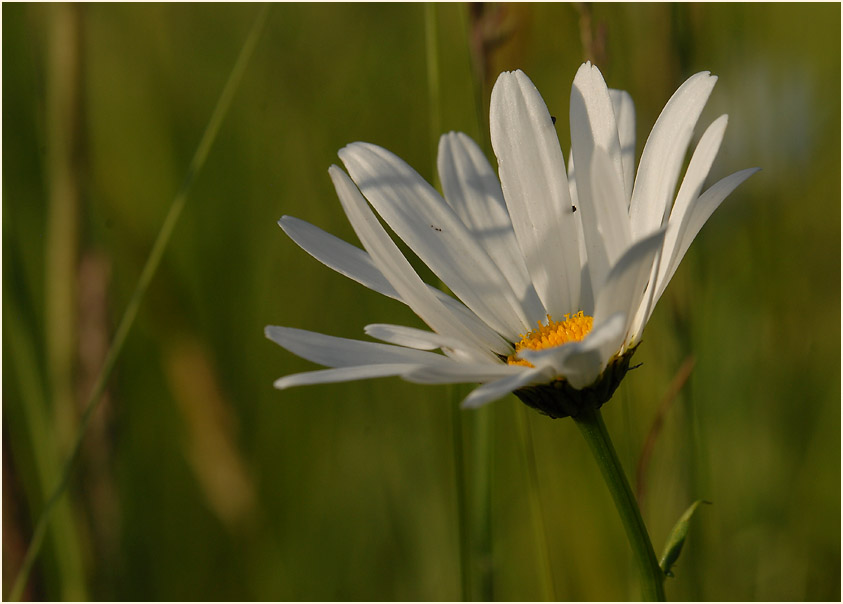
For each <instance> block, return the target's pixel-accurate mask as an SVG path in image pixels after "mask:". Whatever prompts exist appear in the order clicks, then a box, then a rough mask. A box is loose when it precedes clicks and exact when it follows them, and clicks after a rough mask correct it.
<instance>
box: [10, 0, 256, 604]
mask: <svg viewBox="0 0 843 604" xmlns="http://www.w3.org/2000/svg"><path fill="white" fill-rule="evenodd" d="M268 11H269V5H263V6H262V7H261V9H260V12H259V13H258V16H257V17H256V19H255V21H254V24H253V25H252V28H251V30H250V32H249V34H248V36H247V38H246V41H245V42H244V44H243V47H242V48H241V50H240V54H239V56H238V57H237V61H236V63H235V64H234V67H233V69H232V70H231V73H230V75H229V77H228V80H227V82H226V84H225V87H224V88H223V90H222V93H221V94H220V97H219V99H218V100H217V104H216V106H215V108H214V111H213V113H212V114H211V118H210V119H209V121H208V125H207V126H206V127H205V131H204V133H203V134H202V138H201V140H200V141H199V145H198V146H197V148H196V151H195V152H194V155H193V158H192V159H191V162H190V165H189V166H188V169H187V173H186V174H185V177H184V180H183V181H182V184H181V187H180V188H179V190H178V192H177V193H176V196H175V198H174V199H173V202H172V204H171V205H170V209H169V211H168V212H167V216H166V217H165V219H164V223H163V225H162V226H161V230H160V231H159V232H158V236H157V238H156V239H155V243H154V244H153V246H152V250H151V251H150V253H149V256H148V257H147V260H146V264H144V267H143V270H142V271H141V275H140V277H139V279H138V282H137V285H136V286H135V290H134V292H133V293H132V297H131V298H130V300H129V303H128V305H127V306H126V310H125V312H124V313H123V316H122V318H121V319H120V323H119V325H118V327H117V330H116V332H115V335H114V339H113V341H112V344H111V346H110V348H109V350H108V354H107V355H106V358H105V362H104V363H103V367H102V370H101V371H100V373H99V375H98V377H97V379H96V381H95V383H94V387H93V389H92V391H91V394H90V397H89V398H88V400H87V402H86V403H85V407H84V411H83V413H82V417H81V419H80V422H79V427H78V430H77V432H76V437H75V440H74V442H73V446H72V448H71V450H70V454H69V456H68V458H67V460H66V461H65V463H64V466H63V468H62V471H61V474H60V478H59V481H58V484H57V485H56V486H55V488H54V489H53V491H52V492H51V495H50V497H49V499H47V501H46V503H45V505H44V510H43V511H42V512H41V516H40V517H39V518H38V522H37V523H36V525H35V528H34V529H33V532H32V540H31V541H30V543H29V547H28V548H27V551H26V555H25V556H24V558H23V562H22V563H21V568H20V570H19V571H18V575H17V577H16V578H15V582H14V584H13V586H12V590H11V592H10V595H9V598H10V599H12V600H18V599H20V596H21V594H22V593H23V589H24V587H25V586H26V582H27V579H28V577H29V573H30V571H31V570H32V565H33V563H34V562H35V558H36V557H37V555H38V552H39V551H40V549H41V544H42V542H43V540H44V535H45V533H46V530H47V526H48V524H49V521H50V517H51V515H52V513H53V510H54V509H55V507H56V504H57V503H58V501H59V500H60V499H61V496H62V495H63V494H64V491H65V488H66V487H67V484H68V482H69V480H70V476H71V474H72V471H73V465H74V462H75V461H76V458H77V456H78V455H79V450H80V447H81V444H82V441H83V440H84V437H85V432H86V430H87V427H88V424H89V423H90V421H91V417H92V416H93V414H94V411H96V409H97V407H98V404H99V401H100V400H101V398H102V394H103V392H104V390H105V386H106V384H107V383H108V379H109V377H110V376H111V372H112V370H113V369H114V365H115V363H116V362H117V359H118V357H119V356H120V352H121V351H122V349H123V345H124V344H125V341H126V337H127V336H128V334H129V331H130V330H131V328H132V325H133V324H134V321H135V318H136V317H137V313H138V310H139V308H140V305H141V302H142V301H143V297H144V294H145V293H146V290H147V288H148V287H149V284H150V282H151V281H152V278H153V277H154V276H155V273H156V271H157V270H158V265H159V264H160V263H161V258H162V257H163V255H164V251H165V250H166V248H167V244H168V243H169V241H170V237H171V236H172V233H173V229H174V228H175V226H176V224H177V222H178V219H179V217H180V216H181V213H182V210H183V209H184V206H185V202H186V201H187V195H188V193H189V191H190V189H191V186H192V185H193V182H194V180H195V178H196V176H197V174H199V172H200V171H201V169H202V166H203V165H204V164H205V160H206V159H207V157H208V153H209V152H210V150H211V147H212V146H213V143H214V140H215V139H216V136H217V133H218V132H219V129H220V126H221V124H222V121H223V118H224V117H225V115H226V113H227V112H228V109H229V107H230V106H231V101H232V99H233V97H234V93H235V91H236V90H237V87H238V85H239V83H240V80H241V78H242V76H243V73H244V72H245V69H246V66H247V65H248V63H249V59H250V58H251V56H252V53H253V52H254V49H255V46H256V44H257V41H258V39H259V37H260V33H261V31H262V29H263V26H264V24H265V23H266V17H267V14H268Z"/></svg>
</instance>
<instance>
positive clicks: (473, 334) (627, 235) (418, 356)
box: [266, 63, 755, 417]
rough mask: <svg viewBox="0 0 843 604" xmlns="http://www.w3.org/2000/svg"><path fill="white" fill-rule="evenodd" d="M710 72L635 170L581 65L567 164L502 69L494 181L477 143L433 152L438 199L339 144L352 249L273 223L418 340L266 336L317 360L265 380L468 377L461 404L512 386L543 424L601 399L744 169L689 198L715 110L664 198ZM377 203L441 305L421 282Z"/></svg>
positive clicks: (402, 334)
mask: <svg viewBox="0 0 843 604" xmlns="http://www.w3.org/2000/svg"><path fill="white" fill-rule="evenodd" d="M716 80H717V78H716V77H714V76H712V75H710V74H709V73H708V72H702V73H698V74H696V75H694V76H692V77H691V78H689V79H688V81H686V82H685V83H684V84H682V86H681V87H680V88H679V90H677V91H676V93H675V94H674V95H673V97H672V98H671V99H670V100H669V101H668V103H667V105H666V106H665V108H664V110H663V111H662V113H661V115H660V116H659V119H658V120H657V122H656V124H655V126H654V127H653V130H652V132H651V133H650V136H649V138H648V139H647V143H646V145H645V146H644V151H643V153H642V155H641V161H640V162H639V166H638V172H637V175H635V176H634V174H635V172H634V153H635V111H634V107H633V103H632V99H631V98H630V96H629V95H628V94H627V93H625V92H623V91H618V90H610V89H609V88H607V86H606V83H605V82H604V80H603V76H602V75H601V73H600V71H599V70H598V69H597V67H595V66H593V65H591V64H590V63H586V64H584V65H582V66H581V67H580V69H579V71H578V72H577V75H576V77H575V79H574V84H573V89H572V91H571V106H570V120H571V138H572V141H571V157H570V161H569V163H568V169H567V170H566V165H565V163H566V162H565V159H564V156H563V153H562V149H561V148H560V145H559V140H558V138H557V135H556V129H555V127H554V120H553V119H552V118H551V116H550V114H549V112H548V109H547V106H546V105H545V103H544V101H543V100H542V97H541V95H540V94H539V92H538V90H537V89H536V87H535V86H534V85H533V83H532V82H531V81H530V79H529V78H528V77H527V76H526V75H525V74H524V73H523V72H521V71H514V72H506V73H503V74H501V75H500V77H499V78H498V80H497V82H496V84H495V87H494V89H493V91H492V98H491V114H490V121H491V140H492V147H493V149H494V152H495V155H496V156H497V159H498V175H497V176H496V175H495V173H494V170H493V169H492V166H491V165H490V164H489V162H488V161H487V160H486V157H485V156H484V154H483V152H482V151H481V150H480V148H479V147H478V146H477V145H476V144H475V143H474V141H472V140H471V139H470V138H469V137H468V136H466V135H465V134H462V133H457V132H451V133H449V134H446V135H444V136H443V137H442V138H441V140H440V143H439V156H438V170H439V178H440V180H441V182H442V189H443V193H444V197H443V195H440V194H439V193H438V192H437V191H436V190H435V189H434V188H433V187H432V186H430V185H429V184H428V183H427V182H425V180H424V179H423V178H422V177H421V176H420V175H419V174H418V173H417V172H416V171H415V170H413V169H412V168H411V167H410V166H409V165H407V164H406V163H405V162H404V161H402V160H401V159H400V158H398V157H397V156H395V155H394V154H392V153H390V152H389V151H387V150H386V149H383V148H381V147H378V146H375V145H372V144H368V143H353V144H351V145H348V146H347V147H345V148H344V149H342V150H341V151H340V152H339V157H340V159H341V160H342V163H343V164H344V166H345V171H343V170H342V169H341V168H339V167H337V166H331V168H330V169H329V174H330V176H331V178H332V179H333V182H334V186H335V187H336V190H337V194H338V195H339V199H340V202H341V203H342V206H343V209H344V210H345V213H346V215H347V216H348V219H349V221H350V222H351V225H352V227H353V228H354V231H355V233H356V234H357V236H358V238H359V239H360V242H361V243H362V244H363V248H364V249H365V251H364V250H362V249H360V248H358V247H355V246H353V245H351V244H348V243H346V242H344V241H342V240H340V239H337V238H336V237H334V236H332V235H330V234H328V233H326V232H324V231H322V230H321V229H319V228H317V227H315V226H313V225H311V224H308V223H306V222H303V221H301V220H298V219H296V218H293V217H290V216H284V217H283V218H281V220H280V221H279V224H280V225H281V228H282V229H283V230H284V232H285V233H286V234H287V235H289V236H290V238H292V239H293V241H295V242H296V243H297V244H298V245H299V246H301V247H302V248H303V249H304V250H305V251H306V252H308V253H309V254H311V255H312V256H313V257H314V258H316V259H317V260H319V261H320V262H322V263H324V264H325V265H327V266H329V267H330V268H332V269H334V270H336V271H337V272H339V273H342V274H343V275H345V276H347V277H349V278H351V279H354V280H355V281H357V282H359V283H361V284H363V285H365V286H367V287H369V288H371V289H373V290H375V291H377V292H380V293H382V294H384V295H386V296H389V297H391V298H394V299H396V300H398V301H400V302H403V303H404V304H407V305H408V306H409V307H410V308H411V309H412V310H413V311H414V312H415V313H416V314H417V315H418V316H419V317H420V318H421V319H422V321H424V323H426V324H427V326H428V327H429V328H430V331H427V330H422V329H417V328H413V327H405V326H400V325H387V324H373V325H369V326H367V327H366V328H365V332H366V334H367V335H369V336H370V337H372V338H375V339H377V340H380V341H381V342H383V343H377V342H364V341H358V340H350V339H345V338H337V337H332V336H327V335H322V334H318V333H314V332H310V331H303V330H300V329H293V328H290V327H277V326H269V327H267V328H266V335H267V337H269V338H270V339H271V340H273V341H274V342H276V343H278V344H279V345H281V346H282V347H284V348H286V349H287V350H289V351H290V352H292V353H294V354H297V355H299V356H301V357H303V358H306V359H308V360H310V361H313V362H315V363H318V364H320V365H324V366H327V367H329V369H323V370H319V371H313V372H307V373H299V374H294V375H288V376H286V377H282V378H280V379H279V380H277V381H276V382H275V387H276V388H279V389H283V388H288V387H290V386H296V385H303V384H315V383H328V382H342V381H348V380H358V379H364V378H373V377H383V376H401V377H402V378H404V379H406V380H409V381H412V382H419V383H428V384H444V383H461V382H471V383H480V386H479V387H477V388H476V389H475V390H474V391H472V392H471V394H470V395H469V396H468V397H467V398H466V399H465V401H464V403H463V405H464V406H466V407H477V406H479V405H483V404H485V403H488V402H490V401H493V400H495V399H498V398H500V397H502V396H504V395H506V394H508V393H510V392H514V393H515V394H516V395H518V396H519V398H521V400H523V401H524V402H525V403H527V404H529V405H531V406H533V407H536V408H537V409H539V410H540V411H542V412H544V413H547V414H548V415H551V416H552V417H564V416H566V415H576V414H577V412H578V409H579V408H580V407H581V405H591V406H594V407H599V406H600V405H602V404H603V403H604V402H606V401H607V400H608V399H609V398H610V397H611V395H612V393H613V392H614V390H615V388H616V387H617V385H618V383H619V382H620V379H621V378H622V377H623V375H624V374H625V373H626V370H627V368H628V366H629V360H630V357H631V356H632V353H633V351H634V349H635V347H636V346H637V344H638V342H639V341H640V338H641V333H642V331H643V330H644V326H645V325H646V324H647V321H648V319H649V318H650V315H651V313H652V312H653V308H654V306H655V305H656V302H657V301H658V299H659V298H660V297H661V295H662V293H663V292H664V289H665V286H666V285H667V283H668V282H669V281H670V279H671V277H672V276H673V273H674V272H675V271H676V268H677V266H678V265H679V262H680V261H681V260H682V257H683V256H684V255H685V252H686V251H687V249H688V246H689V245H690V244H691V242H692V241H693V239H694V237H695V236H696V235H697V233H698V232H699V230H700V228H701V227H702V225H703V224H704V223H705V221H706V220H707V219H708V217H709V216H710V215H711V213H712V212H713V211H714V210H715V209H716V208H717V206H719V205H720V203H721V202H722V201H723V200H724V199H725V198H726V196H727V195H729V193H731V192H732V191H733V190H734V189H735V188H736V187H737V186H738V185H739V184H740V183H741V182H743V181H744V180H745V179H746V178H748V177H749V176H750V175H751V174H752V173H753V172H755V169H749V170H743V171H741V172H737V173H735V174H732V175H731V176H728V177H726V178H724V179H723V180H720V181H719V182H717V183H716V184H714V185H713V186H711V187H710V188H709V189H707V190H706V191H705V192H702V187H703V183H704V181H705V179H706V177H707V176H708V172H709V170H710V168H711V164H712V162H713V161H714V158H715V156H716V154H717V151H718V149H719V147H720V143H721V141H722V139H723V134H724V131H725V128H726V121H727V116H725V115H724V116H722V117H720V118H718V119H717V120H715V121H714V122H713V123H712V124H711V125H710V126H709V127H708V129H707V130H706V131H705V133H704V134H703V136H702V138H701V139H700V141H699V143H698V144H697V147H696V149H695V151H694V153H693V155H692V157H691V160H690V163H689V165H688V168H687V170H686V171H685V176H684V179H683V180H682V183H681V185H680V186H679V190H678V193H676V195H675V198H674V192H675V191H676V185H677V182H678V179H679V174H680V171H681V168H682V165H683V161H684V158H685V154H686V151H687V149H688V146H689V144H690V142H691V137H692V134H693V129H694V125H695V124H696V122H697V120H698V119H699V116H700V113H701V112H702V109H703V106H704V105H705V103H706V101H707V99H708V96H709V94H710V93H711V90H712V88H713V87H714V83H715V82H716ZM373 209H374V211H373ZM375 211H376V212H377V214H378V215H379V216H380V218H381V220H383V222H384V223H386V225H388V226H389V228H390V229H391V230H392V231H393V233H394V234H395V235H397V236H398V237H399V238H400V239H401V240H403V241H404V243H405V244H406V245H407V246H408V247H409V248H410V249H411V250H412V251H413V252H414V253H415V254H416V255H417V256H418V257H419V258H420V259H421V260H422V261H423V262H424V263H425V264H426V265H427V266H428V267H429V268H430V269H431V271H433V273H434V274H435V275H436V276H437V277H438V278H439V279H440V280H441V281H442V283H444V284H445V285H446V286H447V287H448V289H449V290H450V291H451V292H452V293H453V296H452V295H449V294H446V293H444V292H442V291H440V290H439V289H437V288H435V287H432V286H430V285H427V284H426V283H424V282H423V281H422V279H421V278H420V277H419V275H418V274H417V273H416V272H415V270H414V269H413V268H412V266H411V264H410V263H409V262H408V261H407V259H406V258H405V257H404V255H403V254H402V252H401V251H400V250H399V248H398V246H397V245H396V244H395V243H394V241H393V240H392V238H391V237H390V235H389V234H388V233H387V231H386V230H385V229H384V227H383V226H382V225H381V222H380V221H379V220H378V218H377V217H376V215H375Z"/></svg>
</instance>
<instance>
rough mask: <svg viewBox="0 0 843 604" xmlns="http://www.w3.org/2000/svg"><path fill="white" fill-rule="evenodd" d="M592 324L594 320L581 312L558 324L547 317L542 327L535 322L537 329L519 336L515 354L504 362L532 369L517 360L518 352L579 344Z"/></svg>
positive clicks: (567, 316)
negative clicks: (572, 343) (545, 323)
mask: <svg viewBox="0 0 843 604" xmlns="http://www.w3.org/2000/svg"><path fill="white" fill-rule="evenodd" d="M593 323H594V318H593V317H589V316H588V315H585V314H583V312H582V311H580V312H578V313H577V314H575V315H573V316H571V315H565V320H564V321H558V322H557V321H554V320H553V319H551V318H550V315H547V325H542V324H541V321H537V324H538V326H539V327H538V329H534V330H533V331H531V332H529V333H527V334H526V335H525V334H520V335H521V341H520V342H518V343H517V344H516V345H515V352H514V353H513V354H511V355H510V356H509V357H508V358H507V359H506V362H507V363H509V364H510V365H523V366H524V367H532V366H533V365H532V364H531V363H530V362H529V361H525V360H523V359H519V358H517V355H518V353H519V352H520V351H522V350H524V349H525V348H527V349H529V350H544V349H545V348H553V347H554V346H561V345H562V344H567V343H568V342H579V341H580V340H582V339H583V338H584V337H585V336H587V335H588V332H589V331H591V327H592V324H593Z"/></svg>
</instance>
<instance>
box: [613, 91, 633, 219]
mask: <svg viewBox="0 0 843 604" xmlns="http://www.w3.org/2000/svg"><path fill="white" fill-rule="evenodd" d="M609 96H611V97H612V107H614V109H615V121H616V122H617V123H618V140H619V142H620V145H621V163H622V164H623V190H624V195H625V196H626V205H627V208H628V207H629V200H630V198H631V197H632V184H633V182H634V180H635V103H633V102H632V97H631V96H630V95H629V93H628V92H626V91H625V90H614V89H610V90H609Z"/></svg>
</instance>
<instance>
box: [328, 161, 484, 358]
mask: <svg viewBox="0 0 843 604" xmlns="http://www.w3.org/2000/svg"><path fill="white" fill-rule="evenodd" d="M329 173H330V175H331V178H332V179H333V181H334V186H335V187H336V189H337V195H338V196H339V198H340V202H341V203H342V205H343V208H344V209H345V213H346V215H347V216H348V219H349V222H351V226H352V227H353V228H354V231H355V233H357V237H358V238H359V239H360V242H361V243H362V244H363V247H365V248H366V250H367V251H368V252H369V254H370V255H371V256H372V260H373V261H374V263H375V266H377V268H378V270H380V272H381V273H383V275H384V276H385V277H386V278H387V279H388V280H389V282H390V284H392V287H394V288H395V291H397V292H398V295H400V296H401V299H402V300H404V302H405V303H406V304H407V305H408V306H409V307H410V308H411V309H412V310H413V312H415V313H416V314H417V315H418V316H419V317H420V318H421V319H422V321H424V322H425V323H427V325H428V326H429V327H430V328H432V329H433V330H434V331H435V332H437V333H444V334H448V335H449V336H452V337H455V338H459V339H460V340H462V341H464V342H465V343H466V344H467V345H472V346H475V347H476V350H477V353H478V354H479V355H481V356H482V357H484V358H493V357H494V355H493V354H491V353H490V352H489V351H488V348H487V347H486V346H485V344H484V343H483V341H482V340H480V339H479V338H478V337H477V335H475V333H474V332H472V331H471V330H470V329H468V328H467V327H466V326H465V325H464V324H463V323H461V322H460V321H459V320H458V319H457V318H456V317H455V316H454V314H453V313H452V312H450V311H449V310H448V309H447V308H446V307H445V306H444V305H443V304H442V302H441V301H440V300H439V299H438V298H437V297H436V296H435V295H434V294H433V293H431V291H430V289H429V288H428V287H427V285H426V284H425V283H424V282H423V281H422V280H421V278H420V277H419V276H418V274H416V272H415V271H414V270H413V267H412V266H411V265H410V263H409V262H407V259H406V258H404V256H403V255H402V254H401V251H400V250H399V249H398V247H397V246H396V245H395V243H394V242H393V241H392V239H390V238H389V235H387V234H386V231H385V230H384V229H383V227H382V226H381V224H380V222H378V219H377V218H376V217H375V215H374V214H373V213H372V210H371V209H370V208H369V205H368V204H367V203H366V200H365V199H364V198H363V196H362V195H361V194H360V191H359V190H358V189H357V187H356V186H355V184H354V183H353V182H352V181H351V179H350V178H349V177H348V175H347V174H346V173H345V172H343V171H342V170H341V169H339V168H338V167H337V166H331V168H330V170H329Z"/></svg>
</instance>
